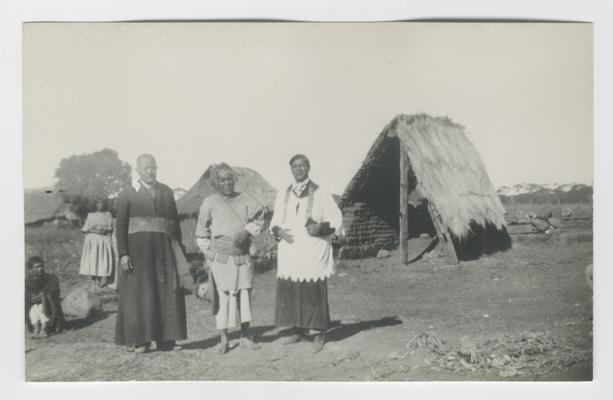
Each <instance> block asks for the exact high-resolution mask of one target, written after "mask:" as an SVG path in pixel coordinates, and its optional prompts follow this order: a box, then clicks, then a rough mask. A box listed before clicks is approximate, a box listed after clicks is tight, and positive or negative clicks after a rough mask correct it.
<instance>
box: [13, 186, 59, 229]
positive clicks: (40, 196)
mask: <svg viewBox="0 0 613 400" xmlns="http://www.w3.org/2000/svg"><path fill="white" fill-rule="evenodd" d="M67 206H68V204H67V203H66V202H65V201H64V199H63V198H62V196H60V194H59V193H57V191H55V190H53V189H47V188H44V189H26V190H24V219H25V224H26V225H28V224H36V223H39V222H44V221H50V220H53V219H56V218H64V217H65V209H66V207H67Z"/></svg>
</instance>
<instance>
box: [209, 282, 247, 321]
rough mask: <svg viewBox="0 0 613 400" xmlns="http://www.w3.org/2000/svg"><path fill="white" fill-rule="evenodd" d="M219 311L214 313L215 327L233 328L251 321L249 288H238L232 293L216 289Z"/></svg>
mask: <svg viewBox="0 0 613 400" xmlns="http://www.w3.org/2000/svg"><path fill="white" fill-rule="evenodd" d="M218 294H219V311H218V312H217V315H215V324H216V326H217V329H228V328H234V327H236V326H237V325H238V323H239V321H240V322H241V323H244V322H250V321H251V292H250V289H239V290H238V291H236V292H234V293H230V292H227V291H223V290H218Z"/></svg>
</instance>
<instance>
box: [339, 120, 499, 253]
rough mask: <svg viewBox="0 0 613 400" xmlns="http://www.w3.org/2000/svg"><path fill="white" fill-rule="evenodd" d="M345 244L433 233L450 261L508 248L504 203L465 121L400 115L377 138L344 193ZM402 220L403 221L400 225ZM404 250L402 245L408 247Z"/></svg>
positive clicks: (378, 243) (371, 244)
mask: <svg viewBox="0 0 613 400" xmlns="http://www.w3.org/2000/svg"><path fill="white" fill-rule="evenodd" d="M340 203H341V208H342V209H343V218H344V224H345V229H346V233H347V236H346V240H345V243H344V247H345V248H347V249H352V250H355V251H345V254H354V255H357V256H360V255H361V254H360V253H361V252H360V251H359V250H360V249H361V250H364V251H366V252H367V253H370V252H372V250H373V249H374V250H375V253H376V249H378V248H392V247H396V246H398V245H399V244H400V245H401V253H404V254H403V257H404V258H405V260H406V242H407V240H409V239H411V238H416V237H420V236H424V235H423V234H424V233H425V234H428V235H431V236H433V237H437V238H438V239H439V243H440V244H441V245H442V247H443V249H444V250H445V252H446V253H447V256H448V257H449V259H450V260H451V261H454V262H457V260H458V257H459V258H460V259H462V258H473V257H475V256H478V255H480V254H482V253H483V252H491V251H495V250H497V249H500V248H507V247H508V246H509V245H510V239H509V236H508V234H507V232H506V223H505V219H504V209H503V206H502V204H501V202H500V199H499V198H498V195H497V194H496V191H495V189H494V187H493V185H492V183H491V182H490V179H489V177H488V175H487V172H486V170H485V166H484V165H483V162H482V161H481V158H480V157H479V154H478V153H477V151H476V150H475V148H474V147H473V145H472V144H471V143H470V141H469V140H468V138H467V137H466V135H465V133H464V127H463V126H461V125H458V124H456V123H454V122H453V121H451V120H450V119H448V118H440V117H437V118H433V117H430V116H427V115H425V114H418V115H399V116H397V117H396V118H394V119H393V120H392V121H391V122H390V123H389V124H388V125H387V126H386V127H385V129H384V130H383V132H381V134H380V135H379V136H378V138H377V139H376V140H375V142H374V144H373V145H372V147H371V149H370V150H369V152H368V154H367V155H366V159H365V160H364V162H363V164H362V166H361V168H360V169H359V170H358V172H357V173H356V175H355V176H354V177H353V179H352V180H351V181H350V182H349V185H348V186H347V187H346V189H345V192H344V194H343V196H342V198H341V201H340ZM402 227H404V229H403V228H402ZM403 250H404V251H403Z"/></svg>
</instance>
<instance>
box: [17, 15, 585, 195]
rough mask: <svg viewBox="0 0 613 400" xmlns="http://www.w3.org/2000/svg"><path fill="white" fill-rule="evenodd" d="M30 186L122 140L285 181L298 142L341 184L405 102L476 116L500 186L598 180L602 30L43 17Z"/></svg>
mask: <svg viewBox="0 0 613 400" xmlns="http://www.w3.org/2000/svg"><path fill="white" fill-rule="evenodd" d="M23 60H24V70H23V94H24V98H23V105H24V108H23V110H24V142H23V150H24V187H26V188H33V187H44V186H49V185H52V184H53V183H54V178H53V175H54V172H55V169H56V168H57V166H58V165H59V162H60V160H61V159H62V158H65V157H68V156H70V155H73V154H84V153H91V152H94V151H97V150H101V149H102V148H111V149H114V150H116V151H117V152H118V153H119V156H120V158H122V159H123V160H124V161H127V162H129V163H130V164H132V165H134V162H135V159H136V157H137V156H138V155H139V154H141V153H152V154H154V155H155V156H156V158H157V161H158V166H159V170H158V178H159V180H160V181H162V182H164V183H166V184H168V185H170V186H171V187H183V188H185V189H189V188H190V187H191V186H192V185H193V184H194V183H195V182H196V180H197V179H198V178H199V177H200V175H201V174H202V173H203V172H204V171H205V170H206V168H207V167H208V165H210V164H212V163H218V162H221V161H225V162H228V163H229V164H231V165H235V166H244V167H250V168H253V169H255V170H257V171H258V172H260V173H261V174H262V176H264V178H265V179H267V180H268V181H269V182H270V183H271V184H272V185H273V186H275V187H277V188H282V187H284V186H286V185H287V183H288V182H289V181H290V179H291V174H290V171H289V166H288V160H289V158H290V157H291V156H292V155H293V154H295V153H304V154H306V155H308V157H309V158H310V159H311V164H312V176H313V179H314V180H315V181H317V182H318V183H319V184H321V185H324V186H325V187H326V188H328V189H329V190H331V191H332V192H334V193H339V194H340V193H342V191H343V189H344V188H345V186H346V185H347V183H348V182H349V180H350V179H351V178H352V176H353V174H354V173H355V172H356V171H357V169H358V168H359V167H360V165H361V162H362V160H363V159H364V156H365V155H366V152H367V151H368V149H369V148H370V146H371V144H372V142H373V141H374V139H375V138H376V137H377V135H378V134H379V133H380V132H381V130H382V129H383V127H384V126H385V125H386V124H387V123H388V122H389V121H390V120H391V119H392V118H393V117H394V116H395V115H397V114H401V113H404V114H413V113H421V112H425V113H428V114H430V115H432V116H448V117H450V118H451V119H453V120H454V121H455V122H458V123H460V124H462V125H464V126H465V127H466V133H467V136H468V137H469V139H470V140H471V142H472V143H473V144H474V146H475V147H476V149H477V151H478V152H479V154H480V155H481V158H482V159H483V161H484V163H485V166H486V168H487V170H488V173H489V176H490V179H491V180H492V183H493V184H494V186H495V187H500V186H503V185H513V184H517V183H524V182H530V183H570V182H577V183H591V182H592V179H593V167H592V165H593V149H592V146H593V139H592V28H591V25H589V24H563V23H551V24H544V23H531V24H528V23H506V24H495V23H444V24H442V23H416V22H411V23H325V24H312V23H295V24H288V23H89V24H88V23H71V24H65V23H36V24H26V26H25V28H24V52H23Z"/></svg>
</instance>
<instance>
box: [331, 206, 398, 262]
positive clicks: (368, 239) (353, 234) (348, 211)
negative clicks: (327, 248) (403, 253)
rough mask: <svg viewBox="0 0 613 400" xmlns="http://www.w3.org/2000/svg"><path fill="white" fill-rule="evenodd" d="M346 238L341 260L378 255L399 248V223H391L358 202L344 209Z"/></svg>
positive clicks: (341, 251) (343, 243)
mask: <svg viewBox="0 0 613 400" xmlns="http://www.w3.org/2000/svg"><path fill="white" fill-rule="evenodd" d="M343 226H344V227H345V238H344V240H343V242H342V247H341V250H340V255H339V257H340V258H360V257H369V256H374V255H376V254H377V251H378V250H379V249H382V248H383V249H388V250H391V249H394V248H396V247H398V223H397V221H396V224H395V225H394V224H392V223H390V221H389V220H387V219H386V218H385V217H382V216H380V215H378V214H377V213H376V212H375V210H373V208H372V207H371V206H369V205H368V204H367V203H363V202H357V203H354V204H352V205H351V206H347V207H345V208H344V209H343Z"/></svg>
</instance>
